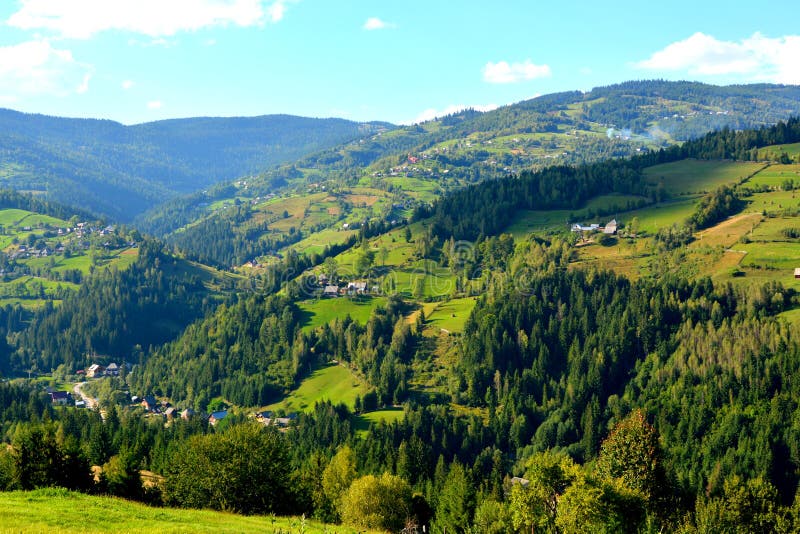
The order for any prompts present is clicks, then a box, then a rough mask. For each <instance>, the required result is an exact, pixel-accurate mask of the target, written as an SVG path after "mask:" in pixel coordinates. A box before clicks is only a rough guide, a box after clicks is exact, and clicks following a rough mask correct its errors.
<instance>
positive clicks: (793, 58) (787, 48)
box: [634, 32, 800, 84]
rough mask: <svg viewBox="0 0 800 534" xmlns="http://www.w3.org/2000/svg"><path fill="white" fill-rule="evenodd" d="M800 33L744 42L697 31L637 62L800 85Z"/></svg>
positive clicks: (645, 66) (757, 36)
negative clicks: (721, 39) (723, 39)
mask: <svg viewBox="0 0 800 534" xmlns="http://www.w3.org/2000/svg"><path fill="white" fill-rule="evenodd" d="M798 57H800V35H787V36H784V37H776V38H770V37H765V36H764V35H761V34H760V33H755V34H753V36H752V37H749V38H747V39H742V40H741V41H720V40H718V39H716V38H715V37H713V36H711V35H706V34H704V33H701V32H697V33H695V34H694V35H692V36H691V37H688V38H687V39H684V40H682V41H677V42H674V43H672V44H670V45H668V46H667V47H665V48H664V49H662V50H659V51H658V52H655V53H654V54H653V55H651V56H650V57H649V58H648V59H646V60H644V61H640V62H638V63H635V64H634V66H635V67H636V68H639V69H644V70H653V71H678V72H685V73H687V74H689V75H692V76H698V75H700V76H724V75H739V76H742V77H743V78H744V80H743V81H769V82H775V83H786V84H800V61H798Z"/></svg>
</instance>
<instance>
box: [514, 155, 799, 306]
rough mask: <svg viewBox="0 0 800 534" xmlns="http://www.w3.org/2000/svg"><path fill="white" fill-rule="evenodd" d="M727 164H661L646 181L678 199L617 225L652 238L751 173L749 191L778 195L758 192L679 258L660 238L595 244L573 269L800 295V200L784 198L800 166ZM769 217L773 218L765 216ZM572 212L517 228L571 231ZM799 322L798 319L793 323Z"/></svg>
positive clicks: (525, 219)
mask: <svg viewBox="0 0 800 534" xmlns="http://www.w3.org/2000/svg"><path fill="white" fill-rule="evenodd" d="M762 166H763V164H756V163H736V162H726V161H711V162H707V161H696V160H684V161H679V162H674V163H669V164H664V165H657V166H655V167H651V168H649V169H647V170H646V176H648V178H649V179H650V180H651V181H653V182H654V183H658V182H659V181H662V178H663V183H664V187H665V188H666V189H667V190H668V191H669V192H670V193H671V194H672V195H673V196H674V199H673V200H671V201H669V202H664V203H661V204H656V205H652V206H647V207H645V208H642V209H638V210H633V211H628V212H622V213H620V214H619V215H618V216H617V219H618V220H619V221H620V222H621V223H622V224H626V223H629V222H630V221H631V219H633V217H634V216H635V217H637V218H638V219H639V228H640V233H643V235H650V236H652V235H653V234H654V233H655V232H656V231H657V230H658V229H659V228H663V227H666V226H669V225H672V224H675V223H677V224H682V223H683V221H685V220H686V218H687V217H689V215H690V214H691V213H692V212H693V211H694V209H695V205H696V203H697V201H698V200H699V198H700V193H701V192H703V191H707V190H710V189H713V188H715V187H718V186H720V185H722V184H726V183H727V184H733V183H739V182H741V181H742V180H744V179H746V178H747V177H748V176H749V175H750V174H751V173H753V172H756V171H758V172H756V173H755V174H754V175H753V176H752V177H750V178H749V179H747V181H746V182H745V186H748V185H751V184H752V185H754V186H767V187H770V188H771V189H772V190H771V191H768V192H764V193H755V194H753V195H751V196H749V197H747V198H746V199H745V200H746V202H747V206H746V207H745V209H744V211H743V212H742V213H741V214H739V215H736V216H734V217H731V218H729V219H726V220H725V221H722V222H721V223H719V224H718V225H716V226H714V227H712V228H709V229H707V230H704V231H702V232H699V233H698V234H697V235H696V236H695V238H696V240H695V242H694V243H692V244H691V245H690V246H689V247H688V248H687V249H685V250H683V251H679V252H677V253H673V254H665V253H662V252H658V251H657V250H656V249H655V248H654V243H653V241H652V238H649V237H645V238H641V237H640V238H638V239H635V240H629V239H617V240H616V242H612V244H611V245H610V246H600V245H598V244H596V243H594V242H592V241H590V242H589V243H587V244H583V245H582V246H580V247H578V261H577V262H576V263H574V264H573V268H581V267H582V266H601V267H603V268H609V269H613V270H615V271H617V272H619V273H621V274H625V275H627V276H630V277H633V278H636V277H639V276H641V275H643V274H648V273H651V272H654V270H656V269H662V268H667V269H672V270H680V271H681V272H683V273H684V274H686V275H688V276H711V277H712V278H713V279H714V280H715V281H718V282H733V283H735V284H755V283H763V282H766V281H778V282H781V283H782V284H784V286H787V287H792V288H795V289H800V281H796V280H795V278H794V277H793V269H794V267H800V240H796V239H788V238H786V237H785V236H784V235H783V234H782V233H781V230H783V229H785V228H790V227H791V228H800V216H798V215H796V212H797V210H798V209H800V194H798V193H797V192H793V191H782V190H781V186H782V184H783V182H785V181H786V180H788V179H790V178H791V179H793V180H798V181H800V174H799V173H800V166H798V165H771V166H769V167H767V168H765V169H762V170H759V169H760V168H761V167H762ZM763 214H766V216H764V215H763ZM566 216H568V212H566V211H551V212H525V213H522V214H520V215H519V216H518V217H517V219H516V220H515V222H514V223H513V224H512V225H511V227H510V230H511V231H512V233H513V234H514V235H515V237H522V236H524V235H526V234H527V233H528V232H531V231H533V232H537V233H548V232H553V231H556V232H563V231H564V230H563V228H564V226H563V221H564V220H565V219H564V217H566ZM792 317H794V316H792Z"/></svg>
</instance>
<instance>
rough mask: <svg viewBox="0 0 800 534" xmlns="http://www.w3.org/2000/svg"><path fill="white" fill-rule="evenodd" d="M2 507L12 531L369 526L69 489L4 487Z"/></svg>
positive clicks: (332, 530)
mask: <svg viewBox="0 0 800 534" xmlns="http://www.w3.org/2000/svg"><path fill="white" fill-rule="evenodd" d="M0 509H2V510H3V511H2V513H0V532H9V533H10V532H25V533H47V534H73V533H75V534H77V533H86V534H91V533H103V532H125V533H128V534H138V533H141V534H150V533H153V532H157V533H165V534H168V533H179V532H186V533H195V532H197V533H201V532H207V533H214V534H217V533H240V532H270V533H273V532H274V533H278V532H286V533H289V532H306V533H308V534H323V533H326V534H356V533H361V532H367V531H365V530H364V529H355V528H350V527H345V526H340V525H324V524H322V523H318V522H316V521H311V520H306V519H304V518H300V517H268V516H243V515H236V514H231V513H225V512H213V511H210V510H185V509H176V508H155V507H150V506H146V505H144V504H139V503H135V502H131V501H126V500H123V499H118V498H112V497H99V496H93V495H86V494H82V493H77V492H71V491H67V490H64V489H41V490H35V491H30V492H25V491H12V492H0ZM372 532H375V531H372Z"/></svg>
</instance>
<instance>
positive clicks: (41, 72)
mask: <svg viewBox="0 0 800 534" xmlns="http://www.w3.org/2000/svg"><path fill="white" fill-rule="evenodd" d="M93 73H94V69H93V68H92V66H91V65H87V64H84V63H80V62H78V61H75V58H74V57H73V56H72V52H70V51H69V50H59V49H57V48H53V46H52V45H51V44H50V41H48V40H47V39H41V40H36V41H27V42H24V43H20V44H17V45H11V46H3V47H0V97H2V99H3V100H4V101H6V102H14V101H17V100H19V98H21V97H25V96H35V95H52V96H67V95H69V94H73V93H79V94H80V93H85V92H86V91H88V90H89V80H91V78H92V74H93Z"/></svg>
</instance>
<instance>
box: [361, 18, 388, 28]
mask: <svg viewBox="0 0 800 534" xmlns="http://www.w3.org/2000/svg"><path fill="white" fill-rule="evenodd" d="M362 28H364V29H365V30H369V31H372V30H383V29H385V28H394V24H392V23H391V22H386V21H384V20H381V19H379V18H378V17H370V18H368V19H367V21H366V22H364V26H362Z"/></svg>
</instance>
